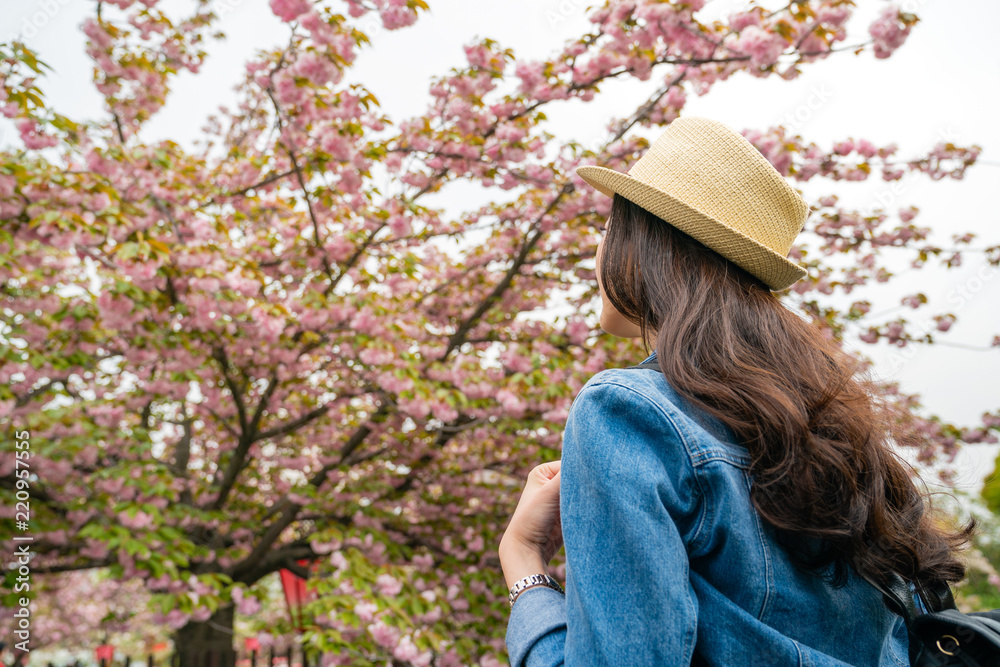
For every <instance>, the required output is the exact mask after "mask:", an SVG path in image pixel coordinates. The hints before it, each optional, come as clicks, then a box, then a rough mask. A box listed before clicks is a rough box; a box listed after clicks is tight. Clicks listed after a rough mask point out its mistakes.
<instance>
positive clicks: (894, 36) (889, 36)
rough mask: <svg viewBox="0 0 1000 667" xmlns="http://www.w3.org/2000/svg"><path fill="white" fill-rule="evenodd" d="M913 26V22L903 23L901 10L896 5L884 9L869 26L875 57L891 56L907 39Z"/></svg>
mask: <svg viewBox="0 0 1000 667" xmlns="http://www.w3.org/2000/svg"><path fill="white" fill-rule="evenodd" d="M912 27H913V26H912V24H906V23H903V21H902V20H901V18H900V10H899V8H898V7H896V6H895V5H890V6H889V7H886V8H885V9H883V10H882V12H881V13H880V14H879V17H878V18H877V19H876V20H875V21H874V22H873V23H872V24H871V25H870V26H869V27H868V32H869V34H871V36H872V41H873V43H874V49H875V57H876V58H888V57H889V56H891V55H892V54H893V53H894V52H895V51H896V49H898V48H899V47H901V46H902V45H903V42H905V41H906V38H907V37H908V36H909V34H910V30H911V29H912Z"/></svg>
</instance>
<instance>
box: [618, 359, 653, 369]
mask: <svg viewBox="0 0 1000 667" xmlns="http://www.w3.org/2000/svg"><path fill="white" fill-rule="evenodd" d="M628 368H649V369H651V370H654V371H659V370H660V362H659V361H657V360H656V359H650V360H649V361H644V362H642V363H641V364H636V365H635V366H628V367H626V370H627V369H628Z"/></svg>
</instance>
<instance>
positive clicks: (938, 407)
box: [0, 0, 1000, 489]
mask: <svg viewBox="0 0 1000 667" xmlns="http://www.w3.org/2000/svg"><path fill="white" fill-rule="evenodd" d="M170 1H171V4H172V5H176V6H177V7H178V10H180V9H181V8H183V7H186V6H188V5H189V4H190V3H189V0H170ZM165 2H166V0H161V3H165ZM224 2H226V4H227V5H228V6H229V7H231V8H232V10H231V11H229V12H227V13H226V14H225V16H224V17H223V19H222V22H221V24H220V27H221V28H222V29H223V30H224V31H225V32H226V33H227V35H228V39H227V40H226V41H224V42H221V43H213V44H211V45H210V46H209V52H210V56H209V58H208V60H207V61H206V63H205V64H204V65H203V66H202V68H201V72H200V73H199V74H198V75H192V74H190V73H187V72H185V73H183V74H182V75H180V76H179V77H177V78H176V79H174V80H173V82H172V88H173V91H172V95H171V97H170V100H169V101H168V103H167V105H166V107H165V108H164V109H163V110H161V112H160V113H159V114H158V115H157V116H155V117H154V118H153V119H152V120H151V121H150V122H149V123H147V125H146V128H145V130H144V132H143V136H144V138H145V140H146V141H149V142H152V141H156V140H159V139H165V138H170V139H173V140H175V141H178V142H179V143H181V144H183V145H187V146H191V145H192V142H193V141H194V140H195V139H196V138H197V137H198V136H199V134H200V128H201V127H202V125H203V123H204V120H205V118H206V117H207V116H208V115H209V114H210V113H213V112H215V111H216V110H217V108H218V106H219V105H228V106H230V108H232V107H233V106H234V99H235V96H234V93H233V90H232V88H233V85H234V84H235V83H236V82H237V81H238V80H239V78H240V76H241V73H242V68H243V64H244V62H245V61H246V60H247V58H248V57H250V56H251V55H252V54H253V53H254V51H255V50H256V49H259V48H270V47H273V46H276V45H278V44H280V43H284V42H285V41H286V39H287V27H285V26H284V25H283V24H281V23H280V21H278V20H277V19H276V18H274V17H273V16H272V15H271V13H270V11H269V9H268V7H267V2H266V0H224ZM429 4H430V5H431V11H430V12H429V14H428V13H422V14H421V18H420V19H419V21H418V22H417V24H416V25H415V26H411V27H410V28H406V29H403V30H401V31H392V32H389V31H386V30H384V29H381V28H378V29H369V30H367V32H368V33H369V36H370V37H371V39H372V47H371V48H368V49H365V50H364V51H362V53H361V55H360V56H359V59H358V61H357V63H356V67H355V68H354V70H353V71H352V72H350V73H349V74H348V76H347V78H346V81H350V82H359V83H364V85H365V86H366V87H368V88H369V90H371V91H372V92H373V93H374V94H375V96H376V97H377V98H378V99H379V101H380V102H381V104H382V110H383V112H384V113H386V114H387V115H389V117H390V118H392V119H393V120H394V122H396V123H397V124H398V123H399V122H401V121H402V120H404V119H405V118H408V117H411V116H414V115H417V114H420V113H422V112H423V110H424V109H425V108H426V105H427V102H428V100H429V97H430V96H429V94H428V92H427V89H428V87H429V80H430V77H431V76H435V75H443V74H446V73H447V72H448V70H449V69H450V68H452V67H457V66H461V65H463V64H464V63H465V59H464V53H463V51H462V46H463V45H465V44H468V43H469V42H471V41H472V40H473V39H474V38H477V37H491V38H493V39H495V40H497V41H499V42H500V44H501V45H502V46H504V47H510V48H512V49H513V50H514V53H515V55H516V56H517V60H519V61H520V60H534V59H539V58H543V57H546V56H548V55H551V54H552V53H554V52H555V50H556V49H557V48H558V47H559V46H560V45H561V44H562V43H563V42H564V41H565V40H566V39H570V38H572V37H573V36H575V35H579V34H581V33H582V32H583V31H585V30H586V29H587V27H588V25H589V24H588V23H587V21H586V18H585V15H586V8H587V6H588V5H589V4H598V3H597V2H596V1H595V2H593V3H591V2H587V1H585V0H561V1H560V0H474V1H473V0H464V2H461V1H459V0H429ZM765 4H767V3H765ZM858 4H859V5H861V7H860V8H859V9H858V10H857V12H856V15H855V18H854V19H853V20H852V22H851V24H850V25H849V28H850V31H851V34H852V35H853V37H854V38H853V39H852V38H850V37H849V40H848V41H849V43H852V44H853V43H857V42H859V41H861V40H863V39H864V38H865V37H866V28H867V25H868V24H869V23H870V21H871V19H872V18H873V17H874V16H875V15H876V14H877V13H878V12H879V11H880V10H881V8H882V7H884V6H885V5H886V3H885V2H883V1H882V0H863V1H860V2H858ZM901 4H903V5H904V7H905V8H907V9H908V10H910V11H914V10H915V11H916V13H918V14H919V15H920V17H921V18H922V21H921V23H920V24H919V25H918V26H917V27H916V28H915V29H914V30H913V33H912V34H911V36H910V38H909V40H908V41H907V43H906V44H905V45H904V46H903V48H902V49H901V50H900V51H899V52H897V54H896V55H894V56H893V57H892V58H890V59H889V60H876V59H875V58H873V57H872V56H871V55H870V54H865V55H863V56H861V57H855V56H854V55H852V54H850V53H842V54H837V55H835V56H833V57H832V58H830V59H828V60H827V61H825V62H822V63H816V64H813V65H811V66H808V67H807V68H806V70H805V74H803V76H801V77H800V78H799V79H797V80H795V81H792V82H785V81H782V80H780V79H777V78H776V77H774V78H771V79H767V80H760V79H755V78H752V77H750V76H748V75H743V74H740V75H738V76H736V77H733V78H732V79H731V80H730V81H727V82H722V83H720V84H717V85H716V86H715V88H713V89H712V91H711V92H710V93H709V94H708V95H706V96H705V97H701V98H695V97H690V98H689V103H688V106H687V108H686V109H685V114H686V115H704V116H708V117H711V118H715V119H717V120H720V121H723V122H725V123H728V124H729V125H731V126H733V127H735V128H737V129H743V128H752V127H760V128H763V127H767V126H770V125H774V124H779V123H781V122H783V120H784V119H785V118H787V117H788V114H790V113H791V114H794V113H795V112H796V111H800V110H802V109H803V107H804V106H805V105H807V104H808V103H809V101H810V98H811V97H812V98H813V100H814V101H815V99H816V98H815V97H814V95H815V91H817V90H822V91H823V97H828V99H827V100H826V101H825V102H823V103H822V104H821V105H819V108H817V109H815V110H813V111H811V112H810V113H809V114H806V113H804V112H802V113H801V114H800V116H799V118H800V119H802V122H799V121H796V123H795V125H794V126H792V127H791V128H790V129H793V130H794V131H795V132H798V133H800V134H802V135H803V136H804V137H805V138H806V139H809V140H813V141H816V142H819V143H820V144H821V145H824V146H829V145H830V143H831V142H832V141H834V140H836V139H844V138H847V137H855V138H860V137H864V138H867V139H870V140H872V141H873V142H874V143H875V144H876V145H882V144H888V143H892V142H895V143H897V144H899V146H900V152H899V155H900V156H901V157H904V158H907V157H915V156H919V155H921V154H924V153H926V151H927V150H928V149H929V148H930V147H931V146H932V145H933V144H935V143H936V142H938V141H940V140H941V139H942V138H943V137H946V138H948V139H949V140H952V141H955V142H956V143H959V144H965V143H975V144H978V145H980V146H981V147H983V149H984V151H983V154H982V156H981V160H982V161H983V163H984V164H981V165H979V166H977V167H976V168H974V169H972V170H970V171H969V172H968V174H967V176H966V179H965V180H964V181H960V182H955V181H950V180H949V181H943V182H932V181H930V180H929V179H926V178H920V177H912V178H907V179H905V180H904V181H903V183H902V189H901V190H900V189H898V188H897V190H896V191H895V192H891V191H890V190H889V187H888V184H886V183H884V182H882V181H881V180H873V181H870V182H867V183H850V184H848V183H832V182H826V181H824V182H819V181H815V182H813V183H809V184H808V187H807V188H806V194H807V195H808V196H817V195H820V194H829V193H835V194H838V195H839V196H840V197H841V202H842V204H844V205H856V206H858V207H861V208H863V207H866V206H869V205H871V203H873V202H875V201H877V200H878V198H879V197H887V196H888V197H891V198H892V199H893V200H894V201H892V203H891V205H890V207H889V208H890V210H894V209H897V208H900V207H903V206H909V205H916V206H919V207H920V209H921V215H920V216H919V217H918V218H917V223H918V224H920V225H924V226H930V227H932V228H934V229H935V231H936V234H937V235H936V236H935V239H936V240H937V241H938V242H939V243H940V244H941V245H943V246H948V245H950V244H949V235H950V234H951V233H952V232H956V231H973V232H977V233H978V234H979V236H980V238H979V239H978V242H976V243H974V244H973V246H974V247H984V246H986V245H995V244H996V243H998V242H1000V225H998V215H997V212H996V208H995V205H994V201H995V200H994V199H993V197H994V195H995V193H996V189H997V185H998V184H1000V127H998V125H997V123H996V117H997V108H998V106H1000V105H998V102H1000V86H998V85H997V84H998V83H1000V51H998V50H997V49H996V47H995V34H994V33H995V26H997V25H1000V3H998V2H996V1H995V0H950V1H949V2H945V1H944V0H923V1H921V0H905V1H904V2H902V3H901ZM745 5H746V3H744V2H743V1H742V0H709V2H708V4H707V6H706V8H705V9H704V10H703V15H704V16H706V17H716V16H721V15H725V14H728V13H730V12H732V11H736V10H738V9H740V8H741V7H744V6H745ZM94 7H95V3H94V2H93V1H92V0H18V1H16V2H15V0H2V2H0V8H2V12H0V39H4V38H10V37H11V36H12V35H13V34H15V33H19V34H20V35H21V36H22V38H23V39H24V41H26V42H27V43H28V45H29V46H31V47H32V48H34V49H35V50H36V51H38V53H39V55H40V57H41V58H42V59H43V60H44V61H46V62H47V63H48V64H49V65H51V66H52V67H53V68H54V69H55V73H54V74H52V75H50V76H49V77H47V79H45V80H43V81H42V82H41V85H42V88H43V90H44V91H45V93H46V98H47V100H48V102H49V104H51V105H52V106H53V107H54V108H55V109H56V110H58V111H59V112H60V113H63V114H65V115H69V116H70V117H72V118H75V119H83V118H101V117H102V108H101V100H100V97H99V96H98V94H97V92H96V91H95V90H94V88H93V86H92V84H91V80H90V72H91V67H92V63H91V61H90V60H89V58H87V57H86V55H85V54H84V51H83V44H84V37H83V35H82V33H81V32H80V31H79V25H80V22H81V21H82V20H83V18H85V17H86V16H88V15H91V14H92V13H93V12H94ZM108 9H111V8H108ZM362 28H364V26H362ZM656 79H657V77H656V75H655V73H654V76H653V77H652V78H651V79H650V80H649V81H646V82H637V81H624V82H619V81H614V82H609V83H607V84H602V86H601V90H602V94H601V95H599V96H598V97H597V98H596V99H595V100H593V101H592V102H590V103H586V104H584V103H581V102H578V101H571V102H557V103H554V104H550V105H549V106H548V107H547V108H546V115H547V116H548V117H549V121H548V124H547V126H546V129H547V130H548V131H549V132H552V133H553V134H556V135H557V136H558V137H559V138H562V139H571V138H573V139H576V140H578V141H583V142H587V141H588V140H589V141H591V142H592V141H594V140H595V139H597V138H598V136H599V135H600V134H601V131H602V128H603V126H604V124H605V123H606V121H607V119H608V118H609V117H611V116H615V117H621V116H625V115H627V114H629V113H631V112H632V111H633V110H634V109H635V108H636V107H637V105H638V104H639V103H640V102H641V101H642V100H644V99H646V97H647V96H648V95H649V94H650V92H651V91H652V90H653V89H654V87H655V86H656V85H657V83H656ZM813 106H814V107H815V106H816V105H815V103H814V104H813ZM806 108H808V107H806ZM12 143H19V142H17V140H16V132H15V131H14V129H13V127H12V125H11V124H10V122H9V121H7V120H6V119H0V146H4V147H7V146H10V145H12ZM380 189H381V188H380ZM386 191H387V190H383V192H386ZM388 191H391V189H390V190H388ZM508 195H509V193H506V192H503V191H499V190H495V189H494V190H492V191H489V190H483V189H480V188H478V187H477V186H475V185H471V184H456V186H449V187H447V188H445V189H444V190H442V191H441V192H439V193H435V194H434V195H433V196H432V197H430V198H429V199H428V201H426V202H425V204H427V205H431V206H438V207H441V208H444V209H445V210H446V211H447V212H448V213H449V214H451V215H458V214H459V213H460V212H461V211H465V210H470V209H473V208H476V207H479V206H481V205H483V204H485V203H487V202H488V201H489V200H490V198H491V197H492V198H494V199H499V198H506V197H507V196H508ZM892 252H895V253H899V252H900V251H893V250H887V251H886V253H887V256H888V257H891V256H892V255H889V254H888V253H892ZM894 265H895V266H900V267H901V268H904V267H902V266H901V264H900V263H899V262H896V263H894ZM982 267H983V264H982V260H981V257H979V256H976V255H974V254H970V255H968V256H967V259H966V264H965V266H963V267H962V268H961V269H959V270H952V271H940V270H933V271H931V270H921V271H912V270H911V271H910V272H909V274H908V275H907V277H906V278H905V279H901V280H900V281H899V282H900V283H902V284H899V285H890V286H879V287H878V288H877V289H868V288H866V289H865V291H864V292H863V293H861V294H855V295H851V298H849V299H846V300H845V303H847V302H849V301H851V300H853V299H854V298H862V297H863V298H870V299H871V300H872V301H873V302H874V304H875V306H874V308H873V312H879V311H890V312H889V313H887V315H889V316H890V317H891V316H895V315H896V314H903V315H904V316H905V313H904V311H903V309H898V308H896V307H897V306H898V304H899V297H900V296H901V295H903V294H909V293H913V292H917V291H923V292H924V293H926V294H927V296H928V297H929V298H930V303H931V306H930V307H929V308H927V309H926V310H925V309H921V310H918V311H909V310H908V309H906V310H907V312H908V313H909V319H910V320H911V321H914V322H918V323H924V322H927V321H929V320H930V316H931V315H933V314H935V313H938V312H944V311H946V310H951V311H953V312H955V313H956V314H957V315H958V316H959V321H958V323H957V324H956V325H955V326H954V327H952V329H951V331H950V332H949V333H948V334H947V335H946V336H945V337H944V338H942V340H946V341H951V342H954V343H957V344H960V345H961V344H964V345H973V346H978V347H984V346H987V345H988V344H989V341H990V340H991V338H992V336H993V335H994V334H997V333H1000V271H997V270H994V272H993V273H992V274H987V273H982V274H978V275H977V272H979V271H980V270H981V269H982ZM983 276H988V277H986V279H985V280H980V278H981V277H983ZM960 288H961V289H965V290H966V291H967V293H968V294H969V295H970V296H971V297H972V298H969V299H967V300H963V301H964V303H963V304H962V305H961V307H960V308H957V306H958V303H959V300H958V299H957V297H956V295H957V294H958V291H957V290H959V289H960ZM890 309H894V310H890ZM859 333H861V332H860V331H859ZM860 347H861V349H863V350H864V351H865V353H866V354H868V355H869V356H872V357H873V358H874V359H875V360H876V361H877V362H878V369H879V373H880V375H881V376H882V377H885V378H891V379H895V380H898V381H899V382H900V383H901V384H902V387H903V388H904V389H905V390H907V391H911V392H916V393H919V394H921V395H922V396H923V397H924V403H925V405H926V406H927V408H928V409H929V410H931V411H933V412H935V413H936V414H938V415H940V416H941V417H942V418H944V419H946V420H949V421H953V422H956V423H959V424H972V423H977V422H978V417H979V415H980V414H981V413H982V412H983V411H985V410H987V409H995V408H996V407H997V406H998V405H1000V351H998V350H991V351H973V350H969V349H964V348H961V347H957V346H956V347H942V346H936V347H934V348H930V349H927V348H922V349H921V350H920V351H919V352H917V353H915V354H913V353H911V352H907V354H912V356H908V357H906V361H905V363H902V364H899V363H895V362H893V358H892V357H891V356H890V350H889V349H888V347H887V346H884V345H880V346H879V347H875V348H873V347H872V346H868V345H863V344H861V345H860ZM896 359H897V360H898V357H897V358H896ZM967 449H972V448H967ZM997 449H998V448H997V447H996V446H988V447H977V448H975V450H976V451H966V452H964V453H963V454H962V455H961V457H960V459H959V462H958V468H959V472H960V474H959V480H958V482H959V483H958V486H959V488H968V489H972V488H974V487H977V486H978V485H979V483H980V482H981V480H982V477H983V476H984V475H985V474H987V473H988V472H989V471H990V470H991V468H992V459H993V457H995V456H996V453H997Z"/></svg>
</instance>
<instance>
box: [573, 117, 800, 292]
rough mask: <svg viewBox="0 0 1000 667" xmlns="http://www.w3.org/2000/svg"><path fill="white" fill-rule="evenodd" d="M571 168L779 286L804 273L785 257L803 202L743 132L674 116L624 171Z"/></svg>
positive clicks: (796, 230)
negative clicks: (642, 153) (629, 167)
mask: <svg viewBox="0 0 1000 667" xmlns="http://www.w3.org/2000/svg"><path fill="white" fill-rule="evenodd" d="M576 173H577V175H578V176H580V178H582V179H583V180H584V181H585V182H587V183H589V184H590V185H592V186H593V187H595V188H596V189H597V190H598V191H600V192H602V193H603V194H605V195H607V196H609V197H613V196H614V195H615V194H618V195H621V196H622V197H624V198H625V199H628V200H629V201H631V202H633V203H635V204H637V205H639V206H641V207H642V208H644V209H646V210H647V211H649V212H650V213H652V214H653V215H655V216H657V217H659V218H660V219H662V220H664V221H666V222H667V223H668V224H670V225H672V226H673V227H676V228H677V229H679V230H681V231H682V232H684V233H686V234H687V235H688V236H690V237H691V238H693V239H695V240H696V241H699V242H700V243H701V244H703V245H704V246H706V247H708V248H710V249H712V250H714V251H715V252H717V253H718V254H720V255H722V256H723V257H725V258H726V259H728V260H730V261H731V262H733V263H734V264H736V265H737V266H739V267H741V268H743V269H744V270H746V271H747V272H749V273H750V274H752V275H754V276H756V277H757V278H759V279H760V280H762V281H763V282H764V283H765V284H767V285H768V287H770V288H771V289H773V290H781V289H785V288H786V287H788V286H789V285H791V284H792V283H794V282H795V281H796V280H799V279H800V278H802V277H804V276H805V275H806V271H805V269H803V268H802V267H801V266H799V265H798V264H795V263H794V262H792V261H790V260H789V259H788V257H787V255H788V252H789V250H790V249H791V247H792V242H793V241H794V240H795V237H796V236H798V234H799V232H800V231H801V230H802V227H803V225H804V224H805V221H806V218H807V217H808V215H809V206H808V205H807V204H806V202H805V200H803V199H802V197H801V196H800V195H799V194H798V193H797V192H796V191H795V190H794V189H793V188H792V187H791V186H790V185H789V184H788V183H787V182H785V179H784V178H783V177H782V175H781V174H779V173H778V170H777V169H775V168H774V167H773V166H772V165H771V163H770V162H768V161H767V158H765V157H764V156H763V155H762V154H761V153H760V151H758V150H757V149H756V148H754V146H753V145H752V144H751V143H750V142H749V141H747V140H746V138H745V137H743V135H741V134H740V133H738V132H736V131H735V130H732V129H730V128H729V127H727V126H725V125H723V124H722V123H719V122H716V121H713V120H709V119H707V118H694V117H684V118H678V119H677V120H675V121H673V122H672V123H671V124H670V125H668V126H667V128H666V129H665V130H664V131H663V133H662V134H661V135H660V136H659V137H658V138H657V139H656V141H655V142H654V143H653V145H652V146H650V148H649V150H647V151H646V153H645V154H644V155H643V156H642V157H641V158H639V160H638V161H637V162H636V163H635V164H634V165H633V166H632V168H631V169H629V171H628V173H623V172H620V171H615V170H613V169H608V168H606V167H601V166H598V165H584V166H580V167H577V168H576Z"/></svg>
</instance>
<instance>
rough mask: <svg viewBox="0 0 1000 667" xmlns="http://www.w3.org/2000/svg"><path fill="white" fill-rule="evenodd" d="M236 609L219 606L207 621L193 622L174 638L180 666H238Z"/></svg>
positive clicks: (179, 631) (230, 606)
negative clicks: (235, 631) (234, 615)
mask: <svg viewBox="0 0 1000 667" xmlns="http://www.w3.org/2000/svg"><path fill="white" fill-rule="evenodd" d="M233 609H234V608H233V606H232V605H229V606H227V607H219V608H218V609H217V610H216V612H215V613H214V614H212V616H211V617H209V619H208V620H207V621H203V622H200V623H196V622H194V621H191V622H189V623H188V624H187V625H185V626H184V627H183V628H181V629H180V630H178V631H177V634H176V635H174V652H175V653H176V654H177V656H178V657H179V658H180V662H179V667H234V666H235V665H236V651H235V650H233Z"/></svg>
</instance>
